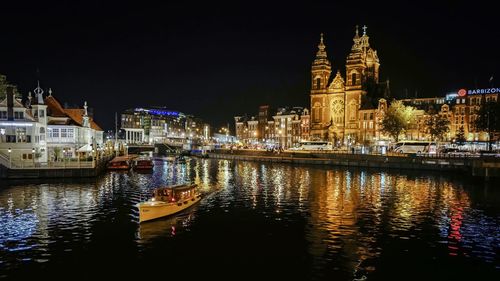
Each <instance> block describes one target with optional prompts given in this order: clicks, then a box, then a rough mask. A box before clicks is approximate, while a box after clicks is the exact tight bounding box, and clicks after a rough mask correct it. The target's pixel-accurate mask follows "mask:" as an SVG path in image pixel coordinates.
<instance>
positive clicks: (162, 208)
mask: <svg viewBox="0 0 500 281" xmlns="http://www.w3.org/2000/svg"><path fill="white" fill-rule="evenodd" d="M200 200H201V194H200V193H199V192H198V190H197V185H196V184H191V185H187V184H182V185H174V186H167V187H161V188H157V189H155V191H154V192H153V197H152V198H151V199H150V200H148V201H146V202H141V203H138V204H137V207H138V208H139V222H145V221H149V220H154V219H157V218H161V217H166V216H170V215H173V214H175V213H178V212H180V211H182V210H185V209H187V208H189V207H191V206H193V205H194V204H196V203H198V202H199V201H200Z"/></svg>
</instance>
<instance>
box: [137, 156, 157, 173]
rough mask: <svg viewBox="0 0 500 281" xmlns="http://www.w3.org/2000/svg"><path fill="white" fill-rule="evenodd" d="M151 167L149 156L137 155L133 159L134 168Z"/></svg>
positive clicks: (149, 168) (145, 168)
mask: <svg viewBox="0 0 500 281" xmlns="http://www.w3.org/2000/svg"><path fill="white" fill-rule="evenodd" d="M153 167H154V163H153V160H152V159H151V158H149V157H139V158H136V159H134V170H151V169H153Z"/></svg>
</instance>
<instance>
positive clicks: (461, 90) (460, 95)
mask: <svg viewBox="0 0 500 281" xmlns="http://www.w3.org/2000/svg"><path fill="white" fill-rule="evenodd" d="M465 95H467V90H466V89H460V90H458V96H459V97H465Z"/></svg>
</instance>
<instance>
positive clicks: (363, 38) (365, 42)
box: [360, 25, 370, 48]
mask: <svg viewBox="0 0 500 281" xmlns="http://www.w3.org/2000/svg"><path fill="white" fill-rule="evenodd" d="M367 28H368V27H366V25H363V36H361V38H360V43H361V47H363V48H369V47H370V43H369V42H368V39H369V38H370V37H368V35H366V29H367Z"/></svg>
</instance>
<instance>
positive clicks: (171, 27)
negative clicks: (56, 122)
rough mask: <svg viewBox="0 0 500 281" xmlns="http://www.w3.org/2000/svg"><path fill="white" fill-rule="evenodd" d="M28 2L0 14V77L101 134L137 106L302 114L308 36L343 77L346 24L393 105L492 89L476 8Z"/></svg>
mask: <svg viewBox="0 0 500 281" xmlns="http://www.w3.org/2000/svg"><path fill="white" fill-rule="evenodd" d="M39 2H45V3H29V2H23V1H3V2H2V3H1V4H0V24H1V29H0V32H1V36H0V73H2V74H4V75H7V79H8V80H9V81H10V82H11V83H13V84H16V85H17V86H18V88H19V89H20V90H21V92H22V94H23V95H26V94H27V92H28V91H29V90H32V89H33V88H35V87H36V80H37V79H40V83H41V86H42V87H43V88H45V89H48V88H49V87H51V88H52V90H53V95H54V96H55V97H56V98H57V99H59V100H60V101H61V102H63V103H64V102H67V103H68V104H79V105H82V104H83V101H84V100H86V101H87V102H88V103H89V106H90V107H93V108H94V114H95V119H96V121H97V122H98V123H99V124H101V126H102V127H104V128H105V129H112V128H114V114H115V112H121V111H122V110H124V109H127V108H132V107H138V106H149V105H157V106H166V107H168V108H170V109H172V110H178V111H182V112H185V113H188V114H193V115H195V116H199V117H201V118H203V119H204V120H205V121H206V122H208V123H210V124H212V125H215V126H219V125H223V124H226V123H227V122H230V124H233V123H234V121H233V116H235V115H241V114H244V113H248V114H256V113H257V108H258V106H259V105H261V104H270V105H272V106H274V107H278V106H307V107H309V83H310V68H311V63H312V61H313V59H314V57H315V54H316V51H317V45H318V42H319V34H320V33H321V32H323V33H324V34H325V44H326V46H327V53H328V57H329V59H330V61H331V62H332V63H333V68H334V72H336V70H337V69H340V70H341V71H342V73H343V74H344V65H345V59H346V56H347V55H348V53H349V50H350V48H351V45H352V37H353V36H354V27H355V25H357V24H358V25H360V26H362V25H367V26H368V29H367V33H368V35H369V36H370V43H371V46H372V47H373V48H374V49H376V50H377V51H378V55H379V58H380V62H381V67H380V71H381V80H385V79H387V78H389V79H390V82H391V91H392V94H393V96H396V97H404V96H405V95H408V96H409V97H412V96H415V93H416V92H417V94H418V96H419V97H423V96H442V95H444V94H445V93H446V92H449V91H452V90H455V89H458V88H461V87H468V88H473V87H488V86H490V77H492V76H493V77H494V79H493V83H492V85H499V84H500V83H498V81H500V72H499V71H498V70H499V63H498V62H499V61H500V51H499V50H500V49H499V46H500V44H499V43H500V42H499V41H500V36H499V35H500V34H499V32H498V27H499V24H498V11H497V10H496V9H495V8H494V7H493V6H492V5H491V4H481V2H480V1H469V2H464V3H463V4H461V3H459V2H457V1H447V2H446V3H443V4H435V3H432V2H429V3H425V2H422V1H415V3H413V4H400V6H397V5H391V6H385V7H384V6H383V5H382V4H380V3H378V2H377V1H373V2H372V3H373V4H371V5H366V4H361V3H360V2H357V1H356V2H354V1H352V4H345V3H333V1H328V2H312V1H307V2H304V4H293V3H292V1H288V2H282V3H280V4H278V3H274V4H273V3H271V1H267V2H258V1H248V2H246V4H245V3H237V2H236V1H233V2H226V3H220V4H217V3H216V2H214V1H206V2H205V3H204V4H197V3H196V2H193V1H177V2H178V3H176V4H174V3H166V1H165V3H163V4H161V5H159V4H153V3H149V2H147V1H134V2H128V3H127V2H126V1H121V2H118V3H115V4H112V3H108V4H104V3H101V1H81V2H79V1H66V2H67V3H50V1H39ZM169 2H171V1H169ZM360 31H361V30H360Z"/></svg>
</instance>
